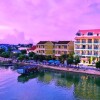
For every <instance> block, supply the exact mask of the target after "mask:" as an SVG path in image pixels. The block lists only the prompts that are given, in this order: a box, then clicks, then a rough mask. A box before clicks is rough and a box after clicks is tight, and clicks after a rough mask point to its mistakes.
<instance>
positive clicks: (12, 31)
mask: <svg viewBox="0 0 100 100" xmlns="http://www.w3.org/2000/svg"><path fill="white" fill-rule="evenodd" d="M92 28H93V29H94V28H96V29H97V28H100V0H0V43H29V42H30V43H31V42H38V41H40V40H71V39H74V37H75V33H76V32H77V31H78V30H79V29H92Z"/></svg>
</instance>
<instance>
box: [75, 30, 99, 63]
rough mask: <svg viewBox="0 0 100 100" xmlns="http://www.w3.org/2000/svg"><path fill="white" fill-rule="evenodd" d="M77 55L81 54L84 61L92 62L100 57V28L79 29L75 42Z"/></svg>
mask: <svg viewBox="0 0 100 100" xmlns="http://www.w3.org/2000/svg"><path fill="white" fill-rule="evenodd" d="M74 52H75V55H79V56H80V58H81V62H82V63H88V64H92V62H93V60H94V59H93V58H95V61H98V60H99V57H100V29H92V30H79V31H78V32H77V33H76V37H75V43H74Z"/></svg>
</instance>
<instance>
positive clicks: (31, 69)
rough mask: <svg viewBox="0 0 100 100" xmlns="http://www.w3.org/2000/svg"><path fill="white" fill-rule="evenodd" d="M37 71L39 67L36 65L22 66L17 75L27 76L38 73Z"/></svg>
mask: <svg viewBox="0 0 100 100" xmlns="http://www.w3.org/2000/svg"><path fill="white" fill-rule="evenodd" d="M38 70H39V66H38V65H33V66H22V67H19V68H18V69H17V72H18V73H19V74H28V73H30V72H35V71H38Z"/></svg>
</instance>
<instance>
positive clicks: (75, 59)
mask: <svg viewBox="0 0 100 100" xmlns="http://www.w3.org/2000/svg"><path fill="white" fill-rule="evenodd" d="M78 63H80V58H79V56H75V58H74V64H75V65H77V64H78Z"/></svg>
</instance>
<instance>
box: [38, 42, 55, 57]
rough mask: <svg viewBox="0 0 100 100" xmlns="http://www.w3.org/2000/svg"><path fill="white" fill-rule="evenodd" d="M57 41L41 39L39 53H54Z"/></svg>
mask: <svg viewBox="0 0 100 100" xmlns="http://www.w3.org/2000/svg"><path fill="white" fill-rule="evenodd" d="M55 43H56V42H52V41H40V42H39V43H37V54H39V55H51V56H52V55H54V45H55Z"/></svg>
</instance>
